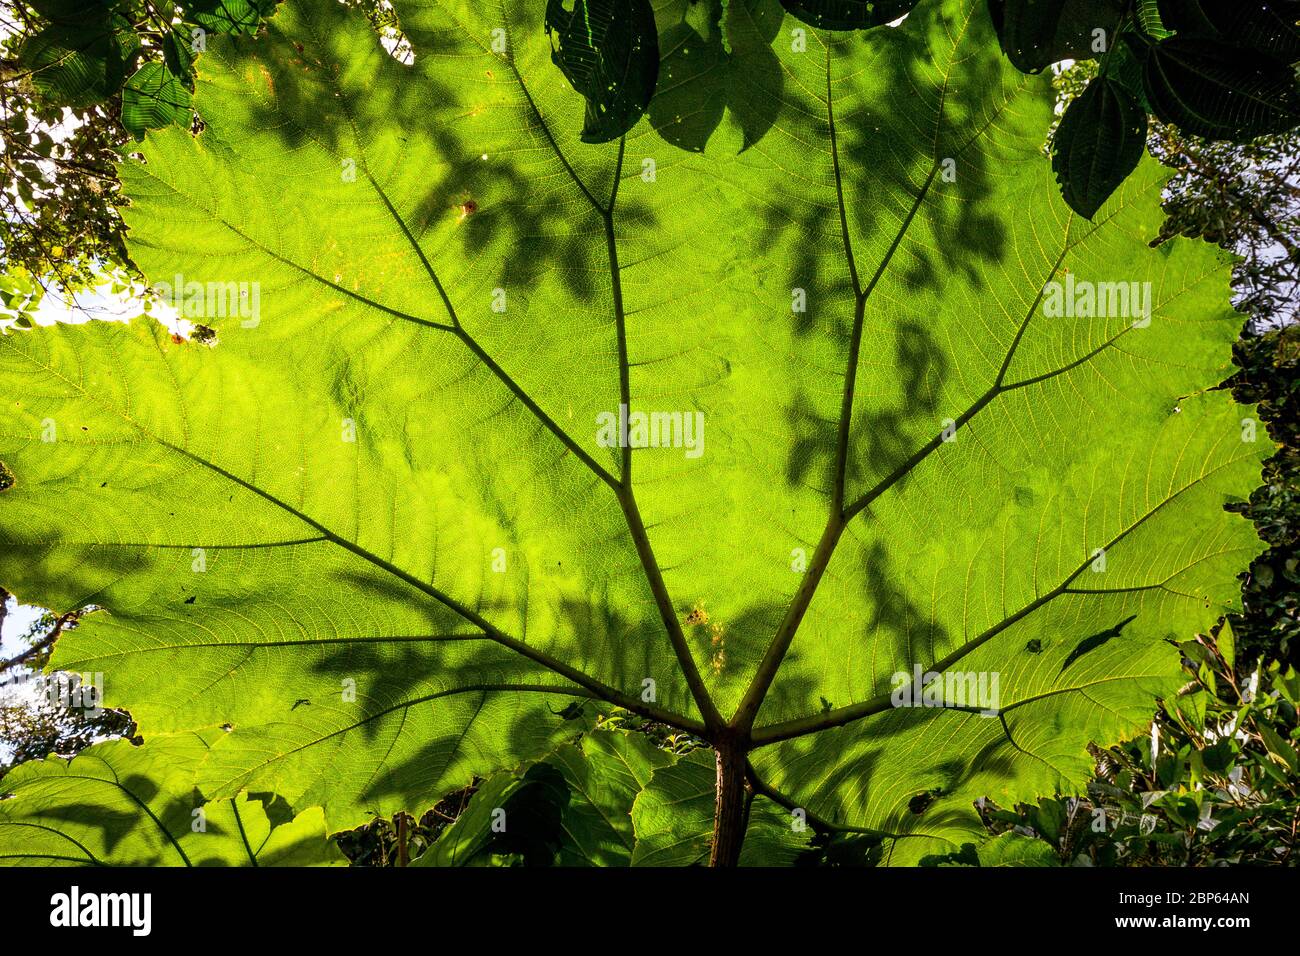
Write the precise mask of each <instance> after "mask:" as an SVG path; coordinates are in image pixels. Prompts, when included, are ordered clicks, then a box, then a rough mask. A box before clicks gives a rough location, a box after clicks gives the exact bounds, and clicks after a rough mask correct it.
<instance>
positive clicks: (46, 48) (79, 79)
mask: <svg viewBox="0 0 1300 956" xmlns="http://www.w3.org/2000/svg"><path fill="white" fill-rule="evenodd" d="M129 29H130V24H129V23H127V21H126V20H124V19H122V18H121V17H107V16H106V17H104V18H103V19H100V20H98V21H93V20H88V21H86V22H85V23H83V24H78V25H65V24H61V23H54V24H52V25H50V26H47V27H46V28H45V29H43V30H41V31H40V32H39V33H37V34H36V35H35V36H32V37H31V38H29V39H27V40H26V41H24V42H23V44H22V46H21V47H20V49H19V54H18V56H19V61H20V62H21V63H22V65H23V66H24V67H25V68H26V69H28V70H30V71H31V74H32V76H31V81H32V85H33V86H35V87H36V89H37V90H38V91H39V92H40V93H41V95H42V96H44V97H45V98H47V99H48V100H50V101H51V102H53V103H57V104H59V105H62V106H72V107H77V106H88V105H91V104H93V103H97V102H99V101H101V100H104V99H107V98H108V97H110V96H112V95H113V94H114V93H116V92H117V91H118V90H119V89H120V88H121V86H122V81H123V80H124V79H125V78H126V69H127V62H128V61H129V60H130V58H131V56H132V54H133V53H134V51H135V48H136V47H137V46H138V45H139V41H138V40H137V39H136V36H135V34H134V33H133V32H129Z"/></svg>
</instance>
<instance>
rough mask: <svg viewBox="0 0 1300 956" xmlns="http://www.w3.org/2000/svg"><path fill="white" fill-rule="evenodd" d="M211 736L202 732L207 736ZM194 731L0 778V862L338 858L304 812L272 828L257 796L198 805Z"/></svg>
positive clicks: (200, 752)
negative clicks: (195, 780)
mask: <svg viewBox="0 0 1300 956" xmlns="http://www.w3.org/2000/svg"><path fill="white" fill-rule="evenodd" d="M207 736H208V737H211V735H210V734H209V735H207ZM208 746H209V743H208V741H205V739H204V738H203V737H202V736H200V735H197V734H181V735H176V736H172V737H167V736H161V737H155V738H153V739H152V740H150V741H149V742H148V743H147V744H145V745H144V746H139V747H137V746H133V745H132V744H131V743H129V742H128V741H125V740H114V741H109V742H106V743H99V744H95V745H93V746H91V747H89V748H87V749H86V750H84V751H82V752H81V753H80V754H78V755H77V756H76V757H74V758H73V759H72V760H70V761H69V760H64V759H63V758H61V757H49V758H47V759H46V760H41V761H32V762H30V763H25V764H22V765H20V766H18V767H15V768H14V769H13V770H11V771H10V772H9V773H8V774H7V775H6V776H5V777H4V778H3V779H2V780H0V797H2V799H0V866H4V865H7V866H15V865H40V866H337V865H341V864H345V863H346V862H347V860H346V858H345V857H344V856H343V854H342V853H341V852H340V851H339V848H338V846H337V845H336V844H334V843H333V842H332V841H331V840H329V839H328V838H327V836H326V833H325V820H324V816H323V815H322V813H321V812H320V810H319V809H309V810H305V811H303V812H302V813H300V814H299V815H298V816H297V817H296V818H294V819H292V820H288V821H285V822H281V823H279V824H278V825H272V821H271V820H270V819H269V818H268V816H267V812H266V808H265V807H264V806H263V803H262V802H261V801H260V800H257V799H253V798H250V797H249V796H248V795H247V794H239V795H237V796H236V797H235V798H234V799H232V800H218V801H207V802H205V801H204V800H203V798H202V796H201V795H200V794H199V793H198V791H197V790H195V788H194V771H195V769H196V767H197V764H198V762H199V761H200V760H201V759H202V757H203V756H204V755H205V754H206V753H207V751H208Z"/></svg>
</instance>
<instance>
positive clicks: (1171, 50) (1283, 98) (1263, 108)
mask: <svg viewBox="0 0 1300 956" xmlns="http://www.w3.org/2000/svg"><path fill="white" fill-rule="evenodd" d="M1143 82H1144V84H1145V86H1146V91H1147V99H1148V100H1149V101H1150V103H1151V109H1152V112H1154V113H1155V114H1156V116H1158V117H1160V119H1162V120H1164V121H1165V122H1166V123H1171V124H1173V125H1174V126H1177V127H1178V128H1179V129H1180V130H1182V131H1183V132H1185V133H1191V134H1193V135H1195V136H1204V137H1206V138H1208V139H1228V140H1248V139H1253V138H1255V137H1256V136H1263V135H1265V134H1266V133H1281V132H1285V131H1286V130H1288V129H1291V128H1292V127H1293V126H1295V125H1296V124H1297V123H1300V91H1298V90H1297V86H1296V77H1295V73H1294V71H1293V70H1292V69H1291V67H1289V66H1287V65H1286V64H1285V63H1283V62H1282V61H1281V60H1275V59H1273V58H1272V57H1270V56H1268V55H1266V54H1263V53H1259V52H1258V51H1254V50H1249V49H1247V48H1245V47H1233V46H1229V45H1225V44H1223V43H1219V42H1216V41H1213V40H1206V39H1203V38H1200V37H1193V36H1172V37H1170V38H1169V39H1167V40H1161V41H1160V42H1159V43H1157V44H1154V45H1153V46H1152V47H1151V48H1150V49H1149V50H1148V53H1147V57H1146V65H1145V68H1144V71H1143Z"/></svg>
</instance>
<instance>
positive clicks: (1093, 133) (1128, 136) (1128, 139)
mask: <svg viewBox="0 0 1300 956" xmlns="http://www.w3.org/2000/svg"><path fill="white" fill-rule="evenodd" d="M1146 134H1147V114H1146V111H1145V110H1144V109H1143V108H1142V104H1140V103H1139V102H1138V101H1137V100H1136V99H1135V98H1134V97H1133V96H1132V95H1130V94H1129V92H1128V91H1127V90H1125V89H1124V88H1123V87H1122V86H1120V85H1119V84H1118V83H1116V82H1114V81H1112V80H1111V79H1109V78H1108V77H1105V76H1098V77H1095V78H1093V80H1092V81H1091V82H1090V83H1089V84H1088V86H1087V88H1086V89H1085V90H1084V91H1083V92H1082V93H1081V94H1080V95H1079V96H1078V97H1076V98H1075V99H1073V100H1071V101H1070V105H1069V106H1067V107H1066V109H1065V115H1064V116H1062V117H1061V124H1060V125H1059V126H1058V127H1057V128H1056V134H1055V136H1054V137H1053V139H1052V169H1053V170H1054V171H1055V172H1056V181H1057V182H1058V183H1060V184H1061V195H1062V196H1064V197H1065V201H1066V202H1067V203H1069V204H1070V208H1071V209H1073V210H1074V211H1075V212H1077V213H1078V214H1079V215H1080V216H1083V217H1084V218H1085V219H1091V218H1093V216H1095V215H1096V214H1097V210H1099V209H1100V208H1101V206H1102V204H1103V203H1104V202H1105V201H1106V200H1107V199H1109V198H1110V196H1111V194H1112V193H1114V192H1115V190H1116V189H1118V188H1119V185H1120V183H1122V182H1123V181H1124V180H1125V179H1126V178H1127V177H1128V175H1129V174H1130V173H1131V172H1133V170H1134V169H1136V168H1137V164H1138V161H1139V160H1140V159H1141V158H1142V154H1143V153H1144V152H1145V151H1146Z"/></svg>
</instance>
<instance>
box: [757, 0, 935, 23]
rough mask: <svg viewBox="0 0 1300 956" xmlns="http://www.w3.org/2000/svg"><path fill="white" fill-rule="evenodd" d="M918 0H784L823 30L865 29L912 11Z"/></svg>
mask: <svg viewBox="0 0 1300 956" xmlns="http://www.w3.org/2000/svg"><path fill="white" fill-rule="evenodd" d="M917 3H918V0H781V6H783V7H785V8H786V9H787V10H789V11H790V13H791V14H792V15H793V16H795V17H798V18H799V19H800V20H802V21H803V22H804V23H808V24H811V25H812V26H815V27H819V28H820V29H823V30H865V29H867V28H868V27H879V26H884V25H885V24H886V23H892V22H894V21H895V20H897V19H898V18H899V17H901V16H903V15H904V14H907V13H911V12H912V8H913V7H915V6H916V4H917Z"/></svg>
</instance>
